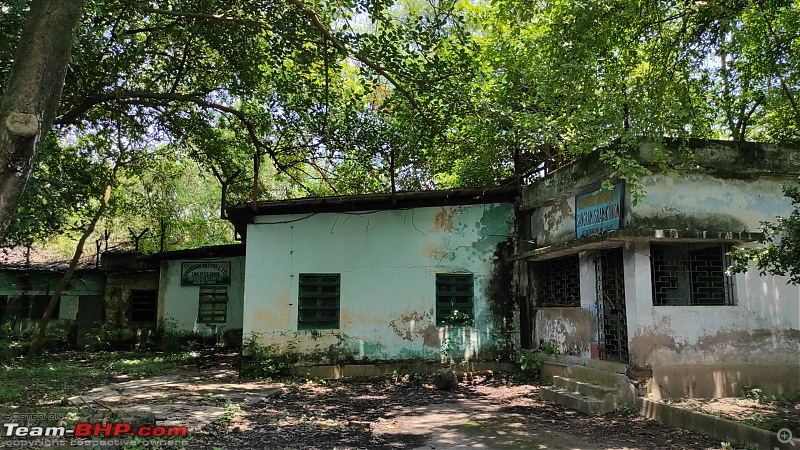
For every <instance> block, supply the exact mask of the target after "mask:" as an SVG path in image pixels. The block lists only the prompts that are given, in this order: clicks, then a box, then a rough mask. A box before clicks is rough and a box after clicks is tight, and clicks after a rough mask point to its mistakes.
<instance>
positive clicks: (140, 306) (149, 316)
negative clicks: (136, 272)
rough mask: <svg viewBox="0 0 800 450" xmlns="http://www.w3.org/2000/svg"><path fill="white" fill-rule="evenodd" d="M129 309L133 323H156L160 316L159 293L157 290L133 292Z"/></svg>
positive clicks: (129, 299) (129, 300)
mask: <svg viewBox="0 0 800 450" xmlns="http://www.w3.org/2000/svg"><path fill="white" fill-rule="evenodd" d="M128 308H129V310H128V311H129V315H128V317H129V320H130V321H131V322H155V321H156V318H157V316H158V291H157V290H155V289H138V290H133V291H131V295H130V297H129V298H128Z"/></svg>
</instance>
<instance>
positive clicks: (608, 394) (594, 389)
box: [553, 376, 619, 400]
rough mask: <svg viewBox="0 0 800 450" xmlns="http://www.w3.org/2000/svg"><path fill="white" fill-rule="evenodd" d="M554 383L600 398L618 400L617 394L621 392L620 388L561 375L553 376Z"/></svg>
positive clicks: (558, 386) (556, 385)
mask: <svg viewBox="0 0 800 450" xmlns="http://www.w3.org/2000/svg"><path fill="white" fill-rule="evenodd" d="M553 385H554V386H555V387H557V388H561V389H566V390H568V391H570V392H579V393H580V394H581V395H585V396H587V397H594V398H596V399H598V400H608V399H611V400H616V397H615V396H616V394H617V393H618V392H619V389H615V388H611V387H607V386H600V385H598V384H595V383H591V382H588V381H578V380H576V379H574V378H568V377H559V376H555V377H553Z"/></svg>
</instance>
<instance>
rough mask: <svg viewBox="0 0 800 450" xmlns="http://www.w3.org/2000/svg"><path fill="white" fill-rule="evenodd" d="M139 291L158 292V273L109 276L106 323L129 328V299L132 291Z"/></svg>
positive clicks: (106, 290)
mask: <svg viewBox="0 0 800 450" xmlns="http://www.w3.org/2000/svg"><path fill="white" fill-rule="evenodd" d="M137 289H146V290H157V289H158V272H130V273H123V272H121V273H109V274H108V275H107V277H106V287H105V294H104V296H103V297H104V300H105V303H106V323H114V324H116V325H118V326H120V327H123V328H126V327H128V299H129V298H130V296H131V291H134V290H137ZM159 317H160V312H159ZM153 325H155V324H153Z"/></svg>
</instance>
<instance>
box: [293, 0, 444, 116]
mask: <svg viewBox="0 0 800 450" xmlns="http://www.w3.org/2000/svg"><path fill="white" fill-rule="evenodd" d="M286 2H287V3H289V4H290V5H292V6H294V7H296V8H297V9H299V10H300V11H301V12H302V13H303V14H305V16H306V17H308V20H310V21H311V24H312V25H314V27H315V28H316V29H317V30H318V31H319V32H320V33H321V34H322V36H323V37H324V38H325V39H326V40H327V41H329V42H330V43H331V44H333V46H334V47H336V48H337V49H338V50H339V51H340V52H342V54H343V55H345V56H352V57H353V58H356V59H357V60H359V61H361V62H362V63H364V65H366V66H367V67H369V68H370V69H372V70H374V71H375V72H377V73H378V74H379V75H380V76H382V77H383V78H385V79H386V81H388V82H389V84H391V85H392V86H394V88H395V89H397V92H399V93H400V94H402V95H403V97H405V98H406V99H407V100H408V102H409V103H411V106H412V107H413V108H414V109H415V110H416V111H417V112H418V113H419V114H420V115H421V116H422V117H423V118H424V119H425V121H426V122H429V120H428V115H427V113H426V112H425V110H423V109H422V107H421V106H420V104H419V102H417V99H416V98H414V96H413V95H412V94H411V92H409V91H408V90H407V89H406V88H404V87H403V85H402V84H400V83H399V82H398V81H397V80H396V79H395V78H394V76H393V75H392V74H390V73H389V70H388V69H386V68H385V67H383V66H380V65H378V64H377V63H375V62H373V61H372V60H371V59H369V58H367V57H366V56H364V55H362V54H361V53H359V52H355V51H350V49H348V48H347V46H346V45H344V43H343V42H342V41H341V40H340V39H339V38H337V37H336V36H334V35H333V33H331V31H330V30H328V27H326V26H325V24H323V23H322V21H321V20H320V19H319V16H317V13H316V12H315V11H314V10H313V9H311V8H308V7H306V6H305V3H304V2H303V0H286Z"/></svg>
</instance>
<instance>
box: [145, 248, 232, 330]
mask: <svg viewBox="0 0 800 450" xmlns="http://www.w3.org/2000/svg"><path fill="white" fill-rule="evenodd" d="M186 261H229V262H230V263H231V285H230V286H228V313H227V321H226V322H225V323H220V324H204V323H198V322H197V312H198V307H199V301H200V287H199V286H181V263H182V262H186ZM244 276H245V258H244V257H243V256H241V257H235V258H211V259H203V258H199V259H186V260H172V261H164V262H162V263H161V278H160V280H159V289H158V290H159V292H158V294H159V304H160V305H161V307H162V308H163V313H162V315H161V316H162V317H163V318H164V319H165V320H167V321H170V322H174V323H175V324H176V326H177V327H178V329H179V330H183V331H194V332H197V333H200V334H212V333H214V332H215V331H216V332H221V331H223V330H230V329H236V328H242V314H243V311H244Z"/></svg>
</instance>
